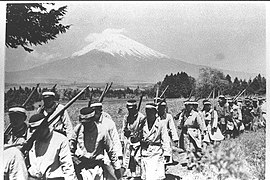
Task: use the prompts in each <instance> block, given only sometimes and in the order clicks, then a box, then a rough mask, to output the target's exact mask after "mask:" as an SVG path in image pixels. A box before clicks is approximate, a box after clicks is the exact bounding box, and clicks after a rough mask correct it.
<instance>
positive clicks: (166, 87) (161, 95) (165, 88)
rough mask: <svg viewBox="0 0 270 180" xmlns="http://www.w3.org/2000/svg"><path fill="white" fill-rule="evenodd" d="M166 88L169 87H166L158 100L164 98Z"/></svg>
mask: <svg viewBox="0 0 270 180" xmlns="http://www.w3.org/2000/svg"><path fill="white" fill-rule="evenodd" d="M168 87H169V85H167V86H166V88H165V89H164V91H163V92H162V93H161V95H160V98H162V97H163V96H164V94H165V92H166V91H167V89H168Z"/></svg>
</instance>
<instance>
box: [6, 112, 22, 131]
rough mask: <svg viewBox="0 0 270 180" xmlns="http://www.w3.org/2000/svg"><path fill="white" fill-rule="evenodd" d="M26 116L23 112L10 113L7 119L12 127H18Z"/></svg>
mask: <svg viewBox="0 0 270 180" xmlns="http://www.w3.org/2000/svg"><path fill="white" fill-rule="evenodd" d="M25 119H26V116H25V115H23V114H18V113H12V114H9V120H10V124H11V127H12V128H15V129H16V128H20V127H22V125H23V124H24V121H25Z"/></svg>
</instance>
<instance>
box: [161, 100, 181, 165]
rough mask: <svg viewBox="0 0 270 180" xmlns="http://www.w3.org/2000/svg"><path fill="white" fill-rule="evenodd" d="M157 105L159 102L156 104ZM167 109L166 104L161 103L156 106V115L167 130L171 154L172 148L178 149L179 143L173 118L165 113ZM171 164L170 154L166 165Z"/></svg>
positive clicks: (171, 157)
mask: <svg viewBox="0 0 270 180" xmlns="http://www.w3.org/2000/svg"><path fill="white" fill-rule="evenodd" d="M158 103H159V102H158ZM166 109H167V103H166V102H165V101H164V102H161V104H160V105H159V106H158V115H159V117H160V120H161V121H162V122H164V124H165V126H167V130H168V135H169V137H170V140H171V142H173V143H170V144H171V152H172V147H173V146H175V147H178V142H179V137H178V134H177V130H176V128H175V124H174V120H173V116H172V115H171V114H169V113H167V112H166ZM170 163H173V156H172V154H171V155H170V160H169V162H168V164H170Z"/></svg>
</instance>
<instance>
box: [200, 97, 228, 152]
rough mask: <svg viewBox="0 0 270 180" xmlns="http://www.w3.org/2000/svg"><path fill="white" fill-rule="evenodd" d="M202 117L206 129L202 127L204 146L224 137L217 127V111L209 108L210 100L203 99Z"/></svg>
mask: <svg viewBox="0 0 270 180" xmlns="http://www.w3.org/2000/svg"><path fill="white" fill-rule="evenodd" d="M202 114H203V119H204V121H205V126H206V129H204V138H203V144H204V145H203V146H204V147H206V146H207V145H209V144H214V143H215V142H218V141H221V140H223V139H224V136H223V135H222V134H221V131H220V129H219V127H218V114H217V111H216V110H214V109H213V108H211V102H210V101H208V100H204V101H203V112H202Z"/></svg>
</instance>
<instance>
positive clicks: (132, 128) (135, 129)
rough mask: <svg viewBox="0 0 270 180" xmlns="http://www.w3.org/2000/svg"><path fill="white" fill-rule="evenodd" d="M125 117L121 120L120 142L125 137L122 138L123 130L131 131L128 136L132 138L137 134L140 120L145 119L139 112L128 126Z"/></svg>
mask: <svg viewBox="0 0 270 180" xmlns="http://www.w3.org/2000/svg"><path fill="white" fill-rule="evenodd" d="M127 117H128V115H125V117H124V119H123V123H122V125H123V126H122V129H121V136H120V137H121V141H124V140H125V136H124V129H125V128H127V129H128V130H130V131H131V134H130V136H131V137H132V136H134V135H135V133H137V132H138V126H139V123H140V122H142V120H143V119H144V118H145V116H144V115H143V114H142V113H141V112H138V116H137V118H136V120H135V121H134V122H133V123H132V124H129V123H128V122H127Z"/></svg>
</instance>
